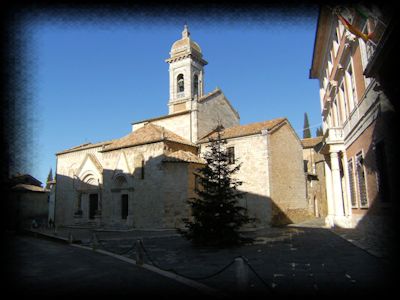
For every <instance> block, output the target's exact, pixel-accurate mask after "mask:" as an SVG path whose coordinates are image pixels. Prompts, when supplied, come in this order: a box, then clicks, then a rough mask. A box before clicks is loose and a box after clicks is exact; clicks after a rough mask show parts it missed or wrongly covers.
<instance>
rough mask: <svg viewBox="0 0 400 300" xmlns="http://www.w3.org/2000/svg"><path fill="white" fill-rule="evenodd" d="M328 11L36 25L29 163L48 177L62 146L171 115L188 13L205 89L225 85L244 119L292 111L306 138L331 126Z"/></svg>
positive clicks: (32, 29)
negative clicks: (315, 67)
mask: <svg viewBox="0 0 400 300" xmlns="http://www.w3.org/2000/svg"><path fill="white" fill-rule="evenodd" d="M317 14H318V11H317V10H315V11H312V10H311V11H309V13H308V15H307V16H306V17H299V18H294V19H293V18H280V17H279V16H275V17H271V16H268V15H265V16H264V17H260V16H258V19H257V21H254V22H252V21H251V20H249V19H246V20H240V19H238V20H234V19H227V18H225V19H221V20H220V21H215V20H210V19H203V20H202V19H201V18H194V19H190V18H189V19H188V18H184V17H181V18H176V19H173V18H171V19H164V20H163V19H162V18H158V19H157V20H154V19H151V18H136V19H135V18H127V19H122V20H118V21H117V22H116V20H115V19H113V20H111V19H110V20H108V19H107V18H103V19H101V21H100V20H94V21H93V20H92V21H87V20H76V19H70V20H69V19H68V18H61V19H57V18H47V19H46V20H45V19H43V18H42V19H41V20H40V22H31V23H30V24H29V25H28V26H27V27H26V34H25V36H26V45H27V46H26V47H27V48H26V49H27V54H28V56H27V58H26V60H27V61H28V62H29V63H28V64H27V66H28V67H29V71H28V74H29V76H28V81H29V82H28V84H27V85H26V88H29V89H30V90H29V95H30V97H31V100H32V104H31V110H30V112H29V113H30V114H31V116H30V118H29V122H31V123H32V124H30V126H31V127H32V128H31V131H32V135H33V137H34V139H33V140H32V141H31V145H30V148H31V149H30V150H31V151H30V153H31V156H30V157H29V163H28V164H26V166H25V170H19V171H20V172H25V173H30V174H32V175H33V176H34V177H36V178H38V179H39V180H41V181H42V182H44V181H45V180H46V178H47V174H48V172H49V170H50V168H52V169H53V174H54V171H55V167H56V156H55V153H56V152H58V151H61V150H64V149H67V148H70V147H73V146H76V145H79V144H82V143H85V142H92V143H93V142H100V141H105V140H110V139H114V138H119V137H122V136H124V135H126V134H128V133H129V132H130V130H131V123H132V122H135V121H140V120H142V119H147V118H152V117H157V116H161V115H165V114H167V113H168V109H167V102H168V97H169V90H168V89H169V82H168V80H169V77H168V76H169V75H168V64H167V63H166V62H165V59H166V58H168V56H169V51H170V48H171V46H172V44H173V42H175V41H176V40H178V39H180V38H181V32H182V30H183V25H184V23H185V21H186V22H187V23H188V25H189V30H190V32H191V37H192V39H193V40H194V41H196V42H197V43H198V44H199V45H200V47H201V49H202V52H203V57H204V58H205V60H207V61H208V65H207V66H206V67H205V79H204V82H205V92H206V93H207V92H210V91H212V90H214V89H215V88H216V87H217V86H218V87H219V88H221V89H222V91H223V92H224V94H225V95H226V97H227V98H228V99H229V100H230V102H231V103H232V105H233V106H234V107H235V109H236V110H237V111H238V112H239V114H240V118H241V120H240V122H241V124H248V123H252V122H259V121H264V120H269V119H273V118H277V117H287V118H288V119H289V121H290V122H291V124H292V126H293V127H294V129H295V130H296V131H297V133H298V135H299V137H302V129H303V122H304V112H307V113H308V116H309V121H310V126H311V127H312V129H311V131H312V135H313V136H314V135H315V130H316V128H317V127H318V126H319V125H320V124H321V115H320V102H319V88H318V82H317V81H316V80H311V79H309V69H310V66H311V59H312V54H313V46H314V38H315V28H316V22H317Z"/></svg>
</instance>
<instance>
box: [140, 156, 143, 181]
mask: <svg viewBox="0 0 400 300" xmlns="http://www.w3.org/2000/svg"><path fill="white" fill-rule="evenodd" d="M140 179H144V159H142V167H141V168H140Z"/></svg>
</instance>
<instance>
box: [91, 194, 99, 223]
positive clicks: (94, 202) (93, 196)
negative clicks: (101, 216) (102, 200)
mask: <svg viewBox="0 0 400 300" xmlns="http://www.w3.org/2000/svg"><path fill="white" fill-rule="evenodd" d="M98 207H99V196H98V194H90V195H89V219H90V220H93V219H94V216H95V214H96V211H97V209H98Z"/></svg>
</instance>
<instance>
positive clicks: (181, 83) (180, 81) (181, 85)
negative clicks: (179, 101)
mask: <svg viewBox="0 0 400 300" xmlns="http://www.w3.org/2000/svg"><path fill="white" fill-rule="evenodd" d="M176 82H177V88H178V89H177V90H178V93H182V92H183V91H184V90H185V86H184V80H183V74H179V75H178V77H177V78H176Z"/></svg>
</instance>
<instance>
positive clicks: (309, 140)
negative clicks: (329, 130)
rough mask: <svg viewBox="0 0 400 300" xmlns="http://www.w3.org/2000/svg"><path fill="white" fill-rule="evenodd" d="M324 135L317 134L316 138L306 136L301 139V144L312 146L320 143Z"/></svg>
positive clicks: (305, 146)
mask: <svg viewBox="0 0 400 300" xmlns="http://www.w3.org/2000/svg"><path fill="white" fill-rule="evenodd" d="M323 138H324V137H322V136H317V137H314V138H306V139H302V140H301V144H302V145H303V148H312V147H315V146H316V145H318V144H319V143H321V142H322V140H323Z"/></svg>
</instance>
